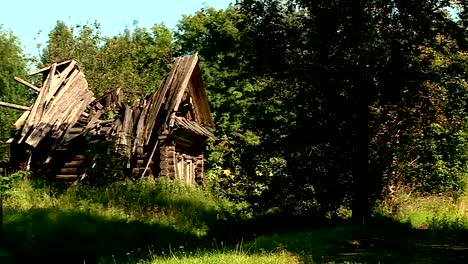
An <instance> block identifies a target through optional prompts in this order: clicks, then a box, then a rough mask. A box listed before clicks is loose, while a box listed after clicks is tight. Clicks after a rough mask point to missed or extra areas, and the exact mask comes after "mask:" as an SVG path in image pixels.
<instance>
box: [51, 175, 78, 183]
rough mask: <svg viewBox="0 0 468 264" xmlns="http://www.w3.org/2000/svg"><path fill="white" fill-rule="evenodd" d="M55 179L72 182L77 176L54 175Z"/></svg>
mask: <svg viewBox="0 0 468 264" xmlns="http://www.w3.org/2000/svg"><path fill="white" fill-rule="evenodd" d="M55 178H56V179H57V180H59V181H64V182H74V181H76V180H77V179H78V175H56V176H55Z"/></svg>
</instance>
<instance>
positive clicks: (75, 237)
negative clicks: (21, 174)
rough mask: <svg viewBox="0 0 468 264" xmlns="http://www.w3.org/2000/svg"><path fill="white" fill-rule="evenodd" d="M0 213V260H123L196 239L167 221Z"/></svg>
mask: <svg viewBox="0 0 468 264" xmlns="http://www.w3.org/2000/svg"><path fill="white" fill-rule="evenodd" d="M5 218H6V221H5V224H4V228H3V235H4V241H3V246H2V249H3V250H0V262H2V263H122V262H129V260H131V259H141V258H145V257H147V256H148V255H149V254H150V253H151V252H153V251H154V253H155V254H157V253H160V252H163V251H165V252H168V251H169V247H172V248H178V247H180V246H184V245H186V244H189V245H196V244H199V243H200V241H201V239H200V238H198V237H197V236H195V235H193V234H189V233H184V232H180V231H178V230H176V229H175V228H173V227H171V226H164V225H161V224H148V223H142V222H136V221H133V222H125V221H116V220H109V219H105V218H102V217H97V216H94V215H91V214H87V213H80V212H67V211H62V210H59V209H31V210H27V211H11V210H6V211H5ZM2 257H3V260H2ZM6 261H8V262H6Z"/></svg>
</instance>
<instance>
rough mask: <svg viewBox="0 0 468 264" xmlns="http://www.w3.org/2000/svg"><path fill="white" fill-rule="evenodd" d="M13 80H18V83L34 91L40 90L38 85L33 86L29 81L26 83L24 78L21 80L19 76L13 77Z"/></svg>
mask: <svg viewBox="0 0 468 264" xmlns="http://www.w3.org/2000/svg"><path fill="white" fill-rule="evenodd" d="M15 81H17V82H19V83H21V84H23V85H25V86H27V87H29V88H31V89H32V90H34V91H35V92H37V93H39V92H40V91H41V89H39V88H38V87H36V86H34V85H33V84H31V83H28V82H27V81H25V80H23V79H21V78H19V77H15Z"/></svg>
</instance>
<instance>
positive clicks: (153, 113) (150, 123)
mask: <svg viewBox="0 0 468 264" xmlns="http://www.w3.org/2000/svg"><path fill="white" fill-rule="evenodd" d="M181 61H182V59H181V58H177V59H176V61H175V62H174V65H173V67H172V69H171V72H170V74H169V77H168V78H166V80H165V82H164V83H163V84H162V85H161V87H160V88H159V89H158V91H156V92H155V93H154V94H153V96H152V97H151V99H152V102H151V108H150V110H149V115H148V118H147V120H146V121H145V126H146V129H145V132H144V134H143V135H144V136H143V138H144V140H145V144H146V145H147V144H149V141H150V140H151V134H152V132H153V129H154V126H155V122H156V118H157V116H158V114H159V112H160V110H161V106H162V104H163V101H164V98H165V96H166V93H167V92H168V90H169V89H170V87H171V85H172V83H173V82H174V79H175V78H176V75H177V71H178V69H179V66H180V64H181V63H180V62H181ZM158 125H159V124H158Z"/></svg>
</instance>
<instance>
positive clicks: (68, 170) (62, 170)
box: [58, 167, 79, 175]
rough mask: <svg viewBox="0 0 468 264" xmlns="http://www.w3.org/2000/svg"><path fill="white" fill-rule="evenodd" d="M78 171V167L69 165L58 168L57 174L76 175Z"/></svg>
mask: <svg viewBox="0 0 468 264" xmlns="http://www.w3.org/2000/svg"><path fill="white" fill-rule="evenodd" d="M78 172H79V169H78V168H76V167H75V168H72V167H70V168H60V170H59V172H58V173H59V174H62V175H70V174H72V175H76V174H78Z"/></svg>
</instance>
